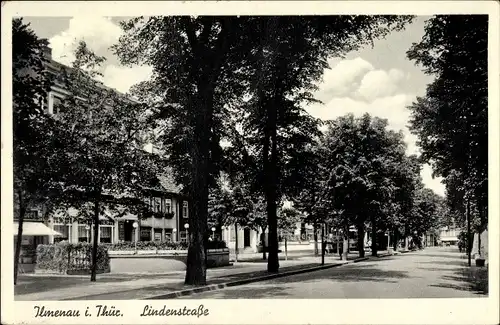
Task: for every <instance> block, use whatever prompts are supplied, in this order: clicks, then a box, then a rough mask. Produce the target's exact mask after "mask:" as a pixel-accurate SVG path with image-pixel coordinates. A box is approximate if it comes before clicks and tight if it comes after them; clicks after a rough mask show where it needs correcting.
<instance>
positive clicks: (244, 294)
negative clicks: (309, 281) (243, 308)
mask: <svg viewBox="0 0 500 325" xmlns="http://www.w3.org/2000/svg"><path fill="white" fill-rule="evenodd" d="M286 290H287V287H286V286H282V287H277V286H270V285H252V286H247V287H238V289H231V288H228V289H223V290H217V291H212V292H210V293H209V294H210V296H209V299H279V298H287V297H290V296H291V293H288V292H287V291H286ZM180 298H183V299H204V294H200V295H192V296H184V297H180ZM207 299H208V297H207Z"/></svg>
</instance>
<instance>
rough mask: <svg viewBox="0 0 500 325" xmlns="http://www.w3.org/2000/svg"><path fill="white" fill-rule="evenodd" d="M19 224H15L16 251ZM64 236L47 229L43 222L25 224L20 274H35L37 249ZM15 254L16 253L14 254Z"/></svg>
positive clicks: (20, 257) (27, 222)
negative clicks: (53, 239)
mask: <svg viewBox="0 0 500 325" xmlns="http://www.w3.org/2000/svg"><path fill="white" fill-rule="evenodd" d="M18 228H19V224H18V223H17V222H14V225H13V234H14V250H15V249H16V242H17V234H18ZM61 236H62V234H61V233H59V232H57V231H55V230H53V229H51V228H49V227H47V225H45V224H44V223H43V222H42V221H25V222H23V235H22V240H21V251H20V254H19V272H20V273H29V272H33V270H34V269H35V264H36V248H37V246H38V245H40V244H48V243H49V242H50V241H51V239H52V238H57V237H61ZM14 253H15V252H14Z"/></svg>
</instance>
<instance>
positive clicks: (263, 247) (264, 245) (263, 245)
mask: <svg viewBox="0 0 500 325" xmlns="http://www.w3.org/2000/svg"><path fill="white" fill-rule="evenodd" d="M260 241H261V242H262V259H263V260H266V259H267V256H266V229H265V228H262V234H261V235H260Z"/></svg>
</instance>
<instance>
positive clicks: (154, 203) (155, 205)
mask: <svg viewBox="0 0 500 325" xmlns="http://www.w3.org/2000/svg"><path fill="white" fill-rule="evenodd" d="M149 208H150V209H151V211H153V212H161V199H160V198H159V197H151V198H149Z"/></svg>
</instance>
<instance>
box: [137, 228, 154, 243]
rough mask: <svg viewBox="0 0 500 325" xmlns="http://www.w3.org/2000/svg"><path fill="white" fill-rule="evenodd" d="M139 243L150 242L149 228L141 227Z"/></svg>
mask: <svg viewBox="0 0 500 325" xmlns="http://www.w3.org/2000/svg"><path fill="white" fill-rule="evenodd" d="M139 235H140V236H139V239H140V241H151V228H146V227H141V232H140V234H139Z"/></svg>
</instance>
